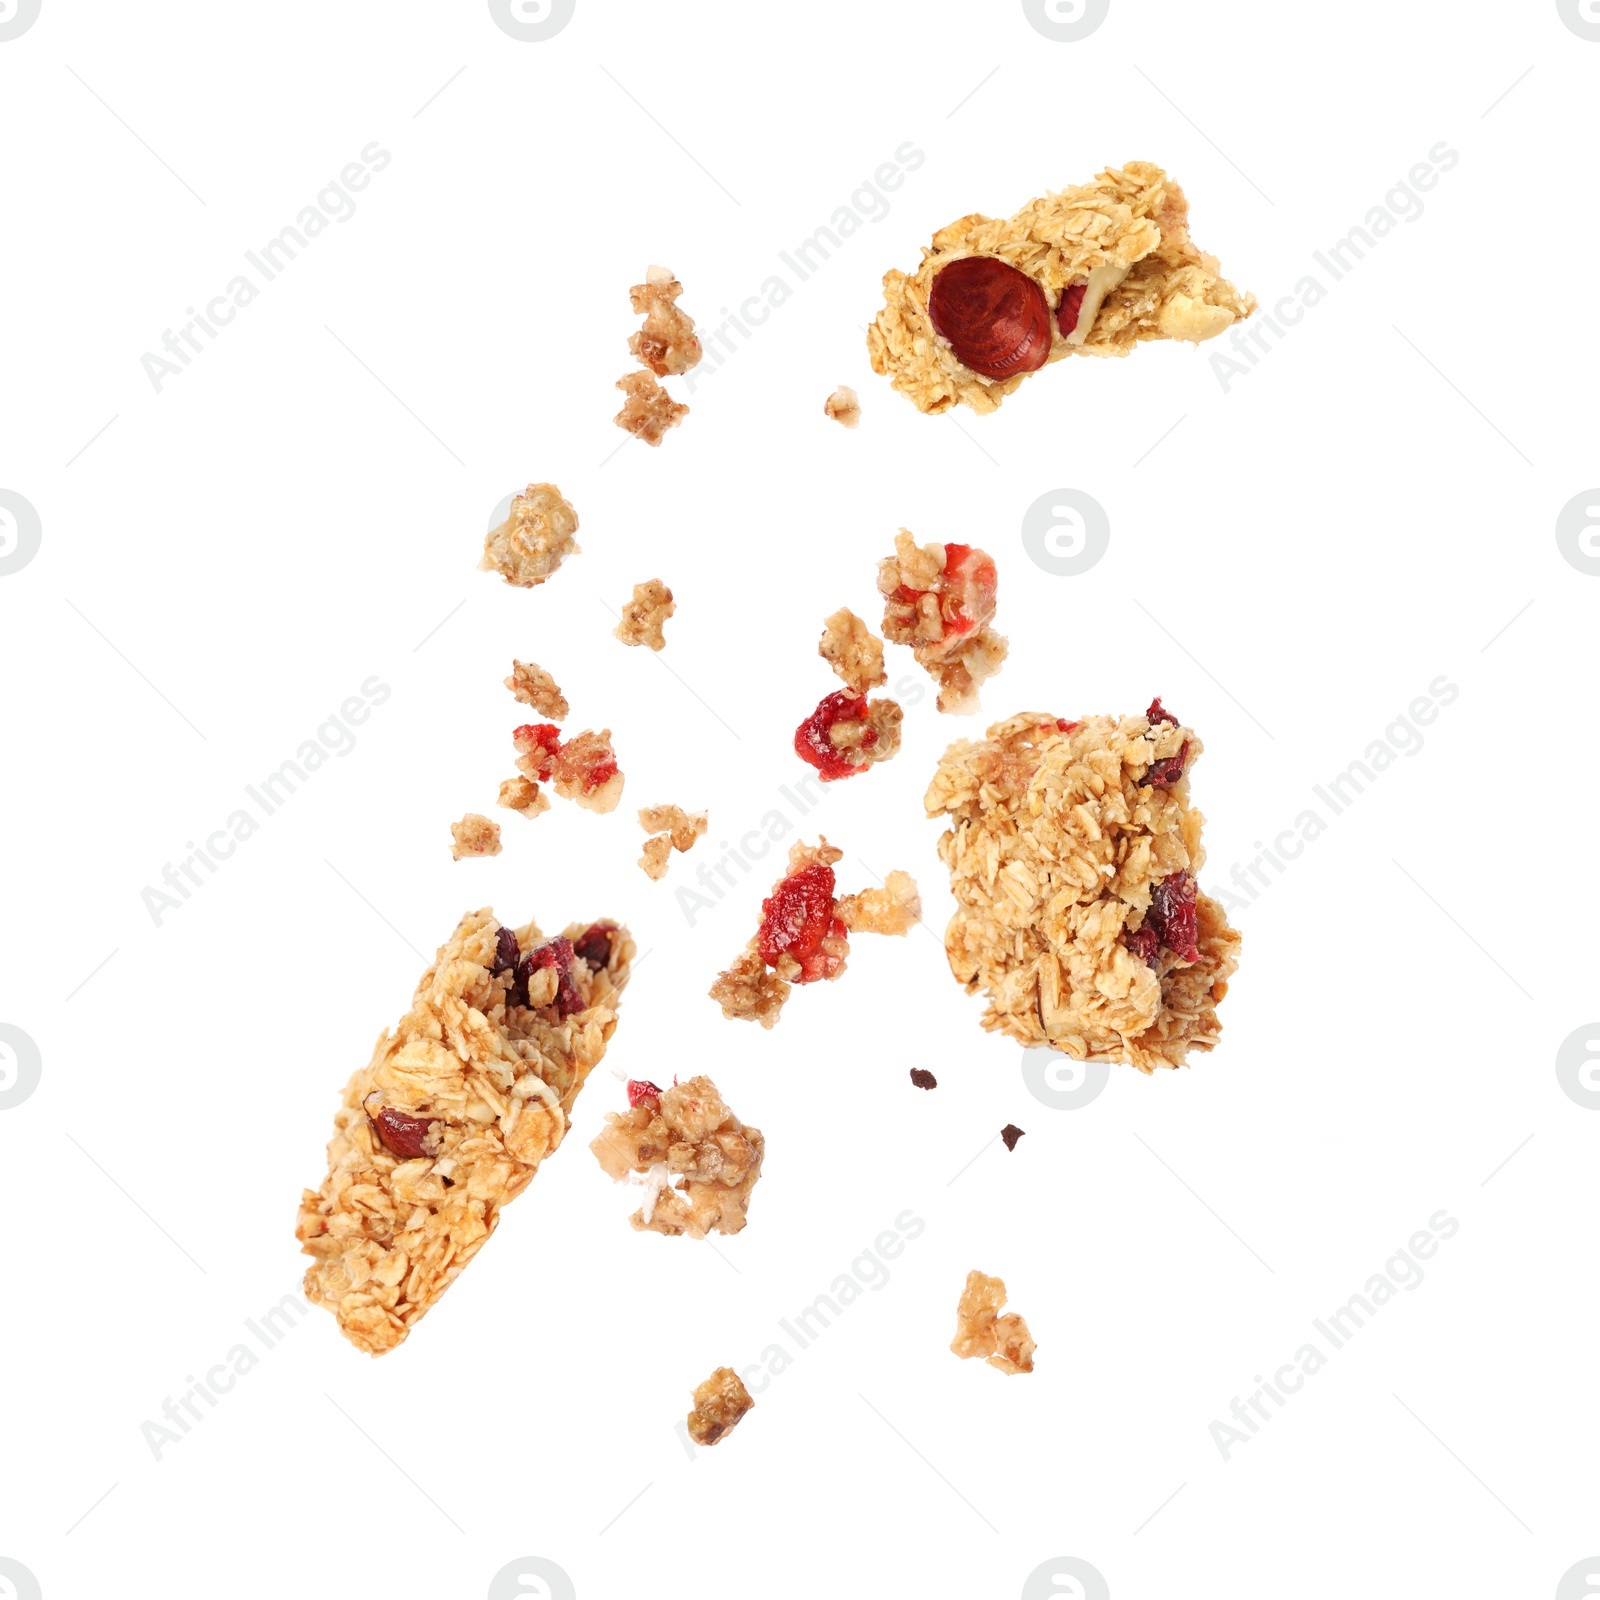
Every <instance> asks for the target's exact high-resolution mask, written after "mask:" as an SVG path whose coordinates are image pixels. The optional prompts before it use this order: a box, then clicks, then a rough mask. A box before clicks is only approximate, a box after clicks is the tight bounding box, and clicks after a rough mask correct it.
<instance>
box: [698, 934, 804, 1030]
mask: <svg viewBox="0 0 1600 1600" xmlns="http://www.w3.org/2000/svg"><path fill="white" fill-rule="evenodd" d="M710 994H711V998H712V999H713V1000H715V1001H716V1002H717V1004H718V1005H720V1006H721V1007H722V1014H723V1016H724V1017H726V1018H727V1019H728V1020H729V1021H730V1022H759V1023H760V1024H761V1026H762V1027H763V1028H770V1027H771V1026H772V1025H773V1024H774V1023H775V1022H776V1021H777V1020H778V1013H779V1012H781V1011H782V1010H783V1003H784V1001H785V1000H787V999H788V998H789V985H788V984H787V983H785V982H784V981H783V979H782V978H780V977H778V976H777V974H776V973H773V972H769V971H768V970H767V964H766V962H764V961H763V960H762V959H761V957H760V956H759V955H758V954H757V953H756V952H755V951H754V950H744V951H741V952H740V953H739V955H738V957H737V958H736V959H735V960H734V963H733V965H732V966H731V967H729V968H728V970H727V971H726V972H720V973H718V974H717V981H716V982H715V983H714V984H712V985H711V989H710Z"/></svg>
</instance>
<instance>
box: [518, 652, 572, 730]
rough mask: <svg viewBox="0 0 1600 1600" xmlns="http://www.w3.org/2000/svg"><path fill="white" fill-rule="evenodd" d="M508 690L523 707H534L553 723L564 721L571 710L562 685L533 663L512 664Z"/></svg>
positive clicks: (519, 662) (520, 662)
mask: <svg viewBox="0 0 1600 1600" xmlns="http://www.w3.org/2000/svg"><path fill="white" fill-rule="evenodd" d="M506 688H508V689H509V690H510V691H511V693H512V695H513V696H514V697H515V698H516V699H518V700H520V701H521V702H522V703H523V705H525V706H532V707H533V709H534V710H535V711H537V712H538V713H539V715H540V716H541V717H549V718H550V720H551V721H552V722H560V721H562V720H563V719H564V718H565V717H566V715H567V712H568V710H569V709H570V708H569V707H568V705H567V697H566V696H565V695H564V694H562V692H561V686H560V684H558V683H557V682H556V680H555V679H554V678H552V677H551V676H550V674H549V673H548V672H546V671H545V670H544V668H543V667H541V666H538V665H536V664H535V663H534V662H532V661H513V662H512V663H511V676H510V677H509V678H507V679H506Z"/></svg>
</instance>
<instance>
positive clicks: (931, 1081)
mask: <svg viewBox="0 0 1600 1600" xmlns="http://www.w3.org/2000/svg"><path fill="white" fill-rule="evenodd" d="M911 1081H912V1083H914V1084H915V1085H916V1086H917V1088H919V1089H937V1088H938V1087H939V1080H938V1079H937V1078H936V1077H934V1075H933V1074H932V1073H931V1072H929V1071H928V1069H927V1068H926V1067H913V1068H912V1069H911Z"/></svg>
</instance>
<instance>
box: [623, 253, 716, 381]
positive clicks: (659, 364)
mask: <svg viewBox="0 0 1600 1600" xmlns="http://www.w3.org/2000/svg"><path fill="white" fill-rule="evenodd" d="M682 293H683V285H682V284H681V283H679V282H678V280H677V279H676V278H675V277H673V275H672V270H671V268H669V267H651V268H650V269H649V270H648V271H647V272H646V273H645V275H644V282H643V283H636V284H634V286H633V287H632V288H631V289H630V290H629V291H628V295H629V298H630V299H631V301H632V303H633V309H634V311H635V312H636V313H639V314H642V315H643V317H644V326H643V327H642V328H641V329H640V330H639V331H638V332H637V333H635V334H632V335H630V336H629V339H628V349H629V350H631V351H632V352H633V358H634V360H635V361H637V362H638V363H639V365H640V366H642V367H648V368H649V369H650V370H651V371H652V372H653V373H655V375H656V376H657V377H658V378H665V377H668V376H672V377H678V376H681V375H682V374H683V373H685V372H687V371H688V370H689V369H690V368H691V367H694V366H697V365H698V364H699V362H700V357H701V355H702V354H703V352H702V350H701V348H700V341H699V339H698V338H696V337H695V331H694V318H693V317H691V316H690V315H689V314H688V313H687V312H686V311H680V310H679V309H678V307H677V306H676V305H675V304H674V302H675V301H676V300H677V298H678V296H679V295H680V294H682Z"/></svg>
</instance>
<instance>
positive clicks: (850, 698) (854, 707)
mask: <svg viewBox="0 0 1600 1600" xmlns="http://www.w3.org/2000/svg"><path fill="white" fill-rule="evenodd" d="M867 714H868V713H867V697H866V696H865V695H864V694H861V695H856V694H851V692H850V691H849V690H848V689H839V690H836V691H835V692H834V693H833V694H830V695H824V696H823V698H822V699H821V700H819V701H818V702H817V709H816V710H815V711H813V712H812V713H811V715H810V716H809V717H807V718H806V720H805V721H804V722H802V723H801V724H800V726H799V727H798V728H796V729H795V730H794V753H795V754H796V755H797V756H799V757H800V759H801V760H802V761H804V762H806V763H808V764H809V765H810V766H813V767H815V768H816V769H817V771H818V772H820V773H821V774H822V781H823V782H824V783H832V782H833V781H834V780H835V779H836V778H853V777H854V776H855V775H856V774H857V773H858V772H865V771H866V770H867V763H866V762H865V761H863V762H861V763H860V764H859V765H852V764H851V763H850V762H848V761H846V760H845V758H844V753H843V752H842V751H840V750H837V749H835V748H834V744H833V741H832V740H831V739H830V738H829V737H828V730H829V729H830V728H831V727H832V726H833V725H834V723H836V722H865V721H866V720H867ZM877 742H878V735H877V734H876V733H875V732H873V731H871V730H870V729H869V730H868V731H867V733H866V734H864V735H863V736H862V739H861V747H862V748H870V747H871V746H872V745H875V744H876V743H877ZM769 965H770V963H769Z"/></svg>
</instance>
